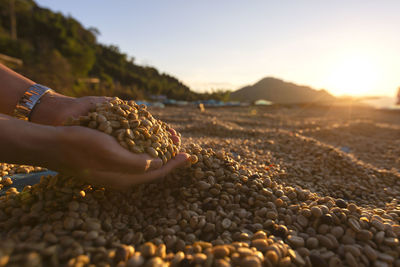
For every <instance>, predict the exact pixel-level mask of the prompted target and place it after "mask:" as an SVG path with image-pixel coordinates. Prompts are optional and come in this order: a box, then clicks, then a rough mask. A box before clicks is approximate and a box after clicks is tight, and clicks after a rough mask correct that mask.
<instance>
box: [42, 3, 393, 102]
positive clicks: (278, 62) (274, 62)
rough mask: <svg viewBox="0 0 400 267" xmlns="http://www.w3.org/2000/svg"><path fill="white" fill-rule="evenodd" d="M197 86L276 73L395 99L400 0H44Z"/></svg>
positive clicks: (103, 38)
mask: <svg viewBox="0 0 400 267" xmlns="http://www.w3.org/2000/svg"><path fill="white" fill-rule="evenodd" d="M37 2H38V4H39V5H40V6H43V7H48V8H50V9H52V10H54V11H60V12H62V13H63V14H66V15H71V16H72V17H74V18H76V19H77V20H79V21H80V22H81V23H82V24H83V25H84V26H85V27H96V28H97V29H99V31H100V33H101V34H100V36H99V37H98V39H99V41H100V42H102V43H106V44H115V45H117V46H119V47H120V49H121V50H122V51H123V52H126V53H127V54H128V55H129V56H133V57H134V58H135V59H136V62H137V63H138V64H142V65H151V66H154V67H156V68H157V69H159V70H160V71H162V72H166V73H169V74H171V75H173V76H175V77H177V78H178V79H180V80H181V81H183V82H184V83H185V84H187V85H189V86H190V87H191V88H192V89H194V90H197V91H206V90H210V89H217V88H222V89H231V90H236V89H238V88H240V87H241V86H244V85H248V84H252V83H255V82H257V81H258V80H259V79H261V78H263V77H265V76H274V77H277V78H281V79H284V80H286V81H291V82H295V83H298V84H304V85H310V86H312V87H314V88H316V89H322V88H324V89H327V90H328V91H329V92H331V93H332V94H334V95H387V96H393V95H395V92H396V91H397V88H398V87H399V86H400V15H399V14H400V1H398V0H392V1H385V0H383V1H372V0H371V1H368V0H363V1H351V0H349V1H344V0H343V1H320V0H304V1H288V0H280V1H236V0H231V1H228V0H220V1H211V0H206V1H187V0H179V1H178V0H170V1H163V0H159V1H127V0H125V1H122V0H114V1H106V0H85V1H82V0H79V1H78V0H69V1H64V0H38V1H37Z"/></svg>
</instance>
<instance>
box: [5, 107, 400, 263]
mask: <svg viewBox="0 0 400 267" xmlns="http://www.w3.org/2000/svg"><path fill="white" fill-rule="evenodd" d="M149 111H150V112H151V113H152V114H153V115H154V116H155V117H157V118H159V119H161V120H162V121H165V122H167V123H168V124H169V125H170V126H172V127H173V128H174V129H176V130H178V131H179V132H181V134H182V146H183V147H184V149H186V151H187V152H189V153H190V154H192V155H196V156H197V159H198V162H196V163H194V164H192V165H191V166H187V167H186V168H183V169H180V170H177V171H175V172H174V173H173V174H172V175H170V176H169V177H166V178H165V179H164V180H162V181H158V182H156V183H152V184H146V185H140V186H137V187H135V188H133V189H132V190H130V191H129V192H123V193H122V192H115V191H110V190H105V189H104V188H98V187H94V186H92V185H90V184H86V183H84V182H82V181H80V180H78V179H76V178H73V177H67V176H63V175H59V176H56V177H43V178H42V180H41V182H40V183H39V184H37V185H34V186H32V187H26V188H25V189H24V190H23V191H22V192H16V191H15V190H10V189H9V191H8V194H7V195H6V196H4V197H1V198H0V237H1V240H2V242H1V244H0V266H2V265H10V266H23V265H26V266H42V265H46V266H90V265H92V266H400V260H399V257H400V244H399V237H400V225H399V220H400V205H399V204H398V200H399V199H400V180H399V179H400V174H399V170H400V160H399V155H400V131H399V130H400V116H399V115H400V114H399V113H397V112H394V111H386V112H385V111H374V110H370V109H361V108H350V107H340V108H338V107H337V108H333V107H331V108H326V107H290V108H289V107H266V108H254V107H242V108H215V109H207V110H206V112H202V113H201V112H199V111H198V110H196V109H194V108H166V109H150V110H149ZM6 186H7V187H6V188H5V189H7V188H8V187H9V186H12V185H9V184H7V185H6Z"/></svg>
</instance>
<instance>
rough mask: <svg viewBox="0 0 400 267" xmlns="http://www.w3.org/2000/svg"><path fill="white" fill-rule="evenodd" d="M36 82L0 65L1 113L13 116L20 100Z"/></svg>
mask: <svg viewBox="0 0 400 267" xmlns="http://www.w3.org/2000/svg"><path fill="white" fill-rule="evenodd" d="M33 84H34V82H33V81H31V80H29V79H27V78H25V77H24V76H22V75H19V74H18V73H16V72H14V71H12V70H10V69H9V68H7V67H6V66H4V65H2V64H0V113H3V114H8V115H12V114H13V111H14V109H15V106H16V105H17V103H18V101H19V99H20V98H21V97H22V96H23V94H24V92H25V91H26V89H28V88H29V86H31V85H33Z"/></svg>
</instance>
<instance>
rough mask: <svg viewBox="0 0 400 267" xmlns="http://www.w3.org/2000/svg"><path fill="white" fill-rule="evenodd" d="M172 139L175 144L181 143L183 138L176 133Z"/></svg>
mask: <svg viewBox="0 0 400 267" xmlns="http://www.w3.org/2000/svg"><path fill="white" fill-rule="evenodd" d="M171 139H172V142H174V144H175V145H179V144H180V143H181V139H180V138H179V137H178V136H176V135H173V136H171Z"/></svg>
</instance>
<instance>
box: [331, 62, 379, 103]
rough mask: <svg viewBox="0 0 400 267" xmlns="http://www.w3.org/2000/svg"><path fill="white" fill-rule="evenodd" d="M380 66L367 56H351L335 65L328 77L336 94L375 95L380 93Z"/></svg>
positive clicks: (332, 90)
mask: <svg viewBox="0 0 400 267" xmlns="http://www.w3.org/2000/svg"><path fill="white" fill-rule="evenodd" d="M379 76H380V74H379V68H378V66H377V64H375V62H373V61H372V60H370V59H368V58H367V57H359V56H350V57H347V58H345V59H343V60H341V61H340V62H338V64H337V65H336V66H334V68H333V70H332V72H330V73H329V75H328V77H327V79H326V85H327V88H329V91H331V92H332V93H333V94H335V95H352V96H361V95H373V94H377V93H379V91H378V90H379V88H377V85H378V79H379Z"/></svg>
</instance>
